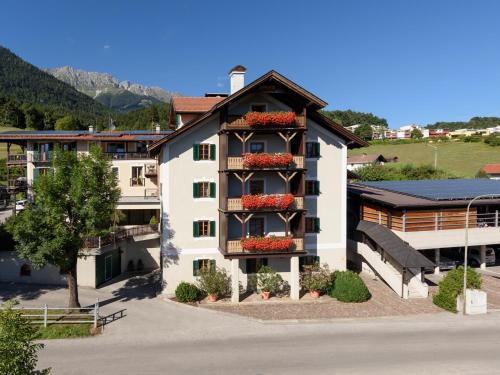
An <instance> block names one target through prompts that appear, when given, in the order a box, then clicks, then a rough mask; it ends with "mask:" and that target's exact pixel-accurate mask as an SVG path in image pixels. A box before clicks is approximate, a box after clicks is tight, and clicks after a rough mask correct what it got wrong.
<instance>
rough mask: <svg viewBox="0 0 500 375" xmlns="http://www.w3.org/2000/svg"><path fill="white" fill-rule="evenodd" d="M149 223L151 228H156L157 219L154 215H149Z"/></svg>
mask: <svg viewBox="0 0 500 375" xmlns="http://www.w3.org/2000/svg"><path fill="white" fill-rule="evenodd" d="M149 225H150V226H151V229H153V230H158V219H157V218H156V216H154V215H153V216H151V219H149Z"/></svg>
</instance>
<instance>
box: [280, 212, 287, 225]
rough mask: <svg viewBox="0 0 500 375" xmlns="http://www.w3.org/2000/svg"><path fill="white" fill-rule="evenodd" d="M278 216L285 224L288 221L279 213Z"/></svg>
mask: <svg viewBox="0 0 500 375" xmlns="http://www.w3.org/2000/svg"><path fill="white" fill-rule="evenodd" d="M278 216H279V217H280V219H281V220H283V221H284V222H285V223H286V222H287V221H288V219H287V218H286V217H284V216H283V215H282V214H281V212H278Z"/></svg>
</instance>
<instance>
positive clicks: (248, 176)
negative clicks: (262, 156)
mask: <svg viewBox="0 0 500 375" xmlns="http://www.w3.org/2000/svg"><path fill="white" fill-rule="evenodd" d="M253 174H254V172H250V173H249V174H248V175H247V176H246V177H245V182H247V181H248V180H250V178H252V176H253Z"/></svg>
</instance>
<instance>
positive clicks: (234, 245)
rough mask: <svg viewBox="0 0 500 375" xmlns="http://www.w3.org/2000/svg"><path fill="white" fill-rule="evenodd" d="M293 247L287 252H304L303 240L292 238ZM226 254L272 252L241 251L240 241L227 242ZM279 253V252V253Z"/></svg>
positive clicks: (261, 252) (267, 252) (264, 252)
mask: <svg viewBox="0 0 500 375" xmlns="http://www.w3.org/2000/svg"><path fill="white" fill-rule="evenodd" d="M293 244H294V246H293V247H292V248H291V249H289V250H288V252H290V253H294V252H301V251H304V239H303V238H294V239H293ZM226 253H228V254H238V253H251V254H272V253H273V252H272V251H246V250H243V247H242V246H241V240H229V241H227V247H226ZM280 253H281V251H280Z"/></svg>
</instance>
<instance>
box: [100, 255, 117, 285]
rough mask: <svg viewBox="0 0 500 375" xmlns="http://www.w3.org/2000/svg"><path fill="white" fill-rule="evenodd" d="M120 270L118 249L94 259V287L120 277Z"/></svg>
mask: <svg viewBox="0 0 500 375" xmlns="http://www.w3.org/2000/svg"><path fill="white" fill-rule="evenodd" d="M121 272H122V270H121V252H120V249H115V250H112V251H108V252H106V253H105V254H101V255H96V257H95V284H96V286H99V285H101V284H102V283H104V282H106V281H108V280H111V279H112V278H113V277H116V276H118V275H120V274H121Z"/></svg>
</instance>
